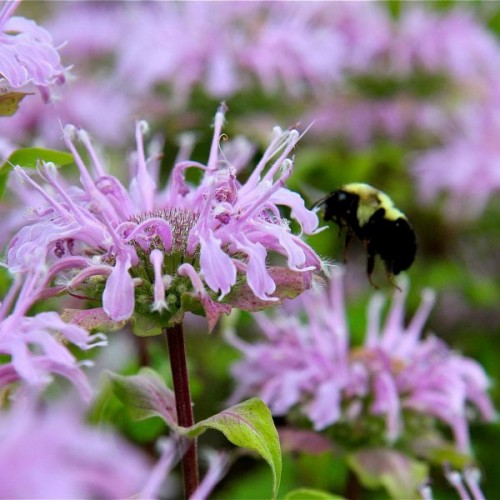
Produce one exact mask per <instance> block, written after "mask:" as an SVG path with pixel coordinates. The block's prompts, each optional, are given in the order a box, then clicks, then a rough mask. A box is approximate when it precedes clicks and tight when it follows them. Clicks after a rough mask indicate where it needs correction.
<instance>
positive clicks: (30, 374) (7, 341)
mask: <svg viewBox="0 0 500 500" xmlns="http://www.w3.org/2000/svg"><path fill="white" fill-rule="evenodd" d="M31 258H32V259H34V260H36V258H37V255H36V254H35V253H33V254H32V256H31ZM46 284H47V282H46V279H45V277H44V276H43V273H41V272H39V270H36V271H34V272H33V273H31V274H27V275H26V276H24V277H22V276H20V275H18V276H17V278H16V280H15V281H14V284H13V285H12V287H11V289H10V291H9V292H8V294H7V296H6V298H5V299H4V301H3V302H2V304H1V306H0V354H2V355H6V356H10V360H8V361H6V362H4V363H2V364H0V387H4V386H5V385H8V384H11V383H12V382H16V381H19V380H20V381H22V383H23V384H24V385H25V386H28V387H31V388H34V389H35V390H41V389H43V388H45V387H46V386H47V385H48V384H49V383H50V382H51V380H52V376H53V375H61V376H63V377H65V378H67V379H68V380H70V381H71V382H72V383H73V384H74V386H75V387H76V388H77V389H78V391H79V392H80V395H81V397H82V398H83V399H84V400H86V401H88V400H90V398H91V395H92V391H91V388H90V384H89V382H88V380H87V377H86V375H85V374H84V372H83V371H82V368H81V367H82V365H85V364H89V363H90V362H89V361H84V362H81V363H80V362H78V361H77V360H76V358H75V357H74V356H73V354H71V352H70V351H69V350H68V348H67V347H66V345H65V344H68V343H71V344H73V345H75V346H77V347H79V348H80V349H82V350H88V349H91V348H93V347H96V346H103V345H106V341H105V337H103V336H102V335H101V334H95V335H89V333H88V332H87V331H86V330H84V329H83V328H80V327H79V326H76V325H72V324H69V323H65V322H64V321H63V320H62V319H61V318H60V316H59V315H58V314H57V313H56V312H53V311H51V312H42V313H38V314H37V315H35V316H27V315H26V314H27V312H28V309H29V308H30V307H31V306H32V305H33V303H34V302H35V301H36V299H37V298H39V297H40V296H41V295H42V294H43V290H44V289H45V286H46Z"/></svg>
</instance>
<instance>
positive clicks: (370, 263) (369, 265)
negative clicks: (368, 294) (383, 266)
mask: <svg viewBox="0 0 500 500" xmlns="http://www.w3.org/2000/svg"><path fill="white" fill-rule="evenodd" d="M374 269H375V254H374V253H370V252H369V253H368V260H367V262H366V274H368V281H369V282H370V285H371V286H372V287H373V288H378V286H377V285H376V284H375V283H374V282H373V280H372V274H373V270H374Z"/></svg>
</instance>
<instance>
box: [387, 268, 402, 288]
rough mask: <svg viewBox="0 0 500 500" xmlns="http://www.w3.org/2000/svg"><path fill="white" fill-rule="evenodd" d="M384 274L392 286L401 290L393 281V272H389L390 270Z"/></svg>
mask: <svg viewBox="0 0 500 500" xmlns="http://www.w3.org/2000/svg"><path fill="white" fill-rule="evenodd" d="M386 275H387V281H388V282H389V283H390V284H391V285H392V286H393V287H394V288H397V289H398V290H399V291H400V292H402V291H403V290H401V288H400V287H399V286H398V284H397V283H396V282H395V281H394V274H393V273H391V272H390V271H387V272H386Z"/></svg>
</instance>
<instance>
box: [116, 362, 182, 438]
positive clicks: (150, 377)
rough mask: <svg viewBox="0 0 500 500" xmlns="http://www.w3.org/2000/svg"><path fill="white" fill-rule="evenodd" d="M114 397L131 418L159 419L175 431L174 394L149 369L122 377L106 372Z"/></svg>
mask: <svg viewBox="0 0 500 500" xmlns="http://www.w3.org/2000/svg"><path fill="white" fill-rule="evenodd" d="M107 373H108V376H109V378H110V380H111V387H112V389H113V392H114V394H115V396H116V397H117V398H118V399H119V400H120V401H121V402H122V403H123V404H124V405H125V406H126V407H127V408H128V410H129V412H130V414H131V416H132V418H134V419H136V420H144V419H146V418H150V417H161V418H162V419H163V420H164V421H165V422H166V423H167V425H168V426H169V427H171V428H173V429H175V430H177V429H178V426H177V412H176V410H175V397H174V393H173V392H172V391H171V390H170V389H168V388H167V387H165V384H164V383H163V380H162V379H161V378H160V376H159V375H158V374H157V373H156V372H155V371H154V370H152V369H151V368H141V370H140V371H139V373H138V374H137V375H131V376H129V377H124V376H122V375H118V374H116V373H112V372H109V371H108V372H107Z"/></svg>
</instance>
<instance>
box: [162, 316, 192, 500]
mask: <svg viewBox="0 0 500 500" xmlns="http://www.w3.org/2000/svg"><path fill="white" fill-rule="evenodd" d="M163 331H164V332H165V333H166V336H167V343H168V351H169V355H170V367H171V370H172V379H173V382H174V393H175V405H176V408H177V423H178V424H179V425H180V426H182V427H190V426H191V425H194V417H193V407H192V405H191V394H190V392H189V378H188V371H187V364H186V350H185V347H184V332H183V329H182V323H179V324H176V325H174V326H172V327H168V328H164V329H163ZM182 474H183V477H184V494H185V497H186V498H189V497H191V495H192V494H193V493H194V492H195V490H196V488H197V487H198V483H199V478H198V452H197V448H196V440H195V439H193V440H192V443H191V444H190V445H189V448H188V449H187V450H186V453H185V454H184V456H183V457H182Z"/></svg>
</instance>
